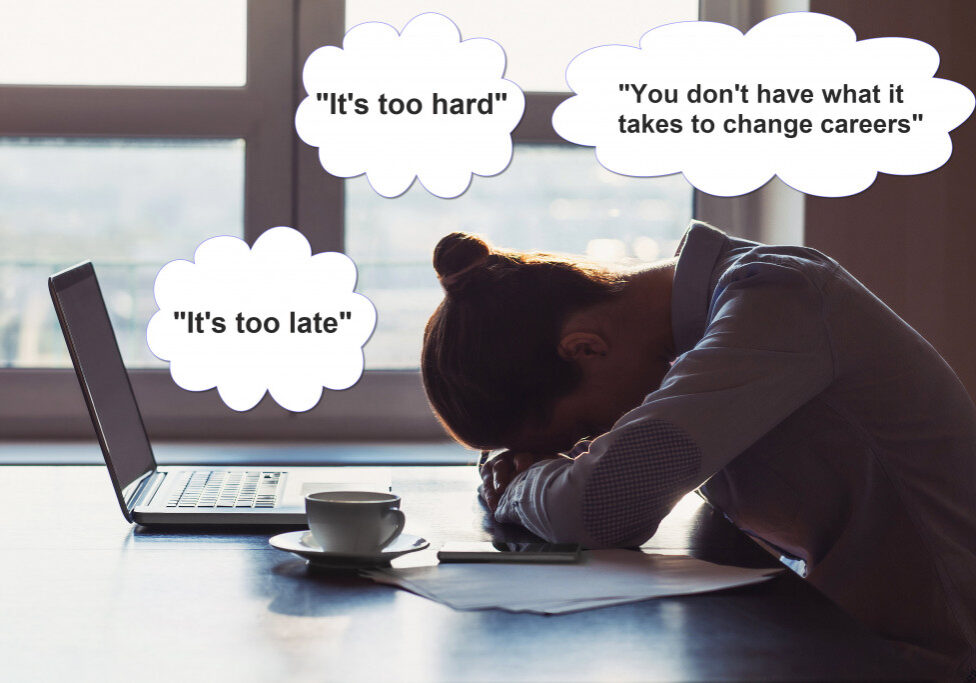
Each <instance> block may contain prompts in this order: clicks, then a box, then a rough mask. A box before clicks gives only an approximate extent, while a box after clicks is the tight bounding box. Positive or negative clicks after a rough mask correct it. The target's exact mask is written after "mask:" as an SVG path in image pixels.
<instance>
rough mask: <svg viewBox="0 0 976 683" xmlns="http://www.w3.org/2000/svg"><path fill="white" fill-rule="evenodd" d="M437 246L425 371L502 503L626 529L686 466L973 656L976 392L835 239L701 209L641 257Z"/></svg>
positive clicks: (860, 600)
mask: <svg viewBox="0 0 976 683" xmlns="http://www.w3.org/2000/svg"><path fill="white" fill-rule="evenodd" d="M434 267H435V269H436V270H437V273H438V275H439V277H440V280H441V283H442V285H443V288H444V290H445V298H444V301H443V302H442V303H441V305H440V306H439V307H438V309H437V311H436V312H435V313H434V315H433V316H432V317H431V319H430V322H429V323H428V325H427V330H426V333H425V336H424V348H423V360H422V369H423V376H424V384H425V388H426V390H427V395H428V398H429V400H430V402H431V405H432V407H433V409H434V411H435V412H436V413H437V415H438V416H439V418H440V420H441V421H442V422H443V424H444V426H445V427H446V428H447V430H448V431H449V432H450V433H451V434H452V435H453V436H454V437H455V438H456V439H457V440H458V441H460V442H462V443H464V444H466V445H468V446H470V447H472V448H478V449H499V448H505V449H508V451H507V452H505V453H503V454H501V455H500V456H498V457H496V458H495V459H494V460H492V461H490V462H489V463H488V465H487V466H486V467H485V468H484V470H483V474H484V481H483V484H482V487H481V494H482V496H483V498H484V499H485V502H486V503H487V505H488V506H489V507H490V508H491V509H492V510H493V512H494V515H495V518H496V519H498V520H499V521H502V522H515V523H519V524H522V525H524V526H525V527H526V528H528V529H529V530H531V531H533V532H534V533H536V534H537V535H539V536H541V537H543V538H545V539H547V540H550V541H563V542H565V541H572V542H580V543H582V544H584V545H585V546H588V547H614V546H635V545H640V544H641V543H643V542H644V541H646V540H647V539H648V538H650V537H651V536H652V535H653V534H654V532H655V530H656V528H657V525H658V523H659V522H660V520H661V519H662V518H663V517H664V516H665V515H666V514H667V513H668V511H669V510H670V509H671V508H672V506H673V505H674V504H675V503H676V502H677V501H678V500H679V499H680V498H681V497H682V496H683V495H684V494H686V493H687V492H689V491H691V490H693V489H696V488H698V490H699V492H700V493H701V494H702V495H703V496H704V497H705V498H706V499H707V500H708V501H709V502H710V503H711V504H712V505H713V506H715V507H716V508H718V509H720V510H721V511H722V512H723V513H724V514H725V515H726V516H727V517H728V518H729V519H731V520H732V521H733V522H734V523H735V524H736V525H737V526H738V527H739V528H741V529H742V530H743V531H745V532H747V533H750V534H753V535H755V536H757V537H760V538H762V539H763V540H765V541H766V542H767V543H768V544H770V545H772V546H774V547H776V548H778V549H780V550H781V551H782V552H783V554H784V555H785V556H787V557H789V558H794V559H795V560H796V564H797V565H805V568H804V569H802V570H801V571H802V573H803V574H804V576H805V577H806V578H807V580H809V581H810V582H811V583H813V584H814V585H815V586H817V587H818V588H819V589H820V590H821V591H822V592H824V593H825V594H826V595H827V596H829V597H830V598H832V599H833V600H834V601H835V602H837V603H839V604H840V605H841V606H843V607H844V608H846V609H847V610H848V611H849V612H851V613H852V614H854V615H855V616H856V617H858V618H860V619H861V620H862V621H864V622H866V623H867V624H869V625H870V626H872V627H873V628H874V629H876V630H877V631H879V632H881V633H882V634H884V635H886V636H888V637H891V638H894V639H896V640H899V641H902V642H904V643H908V644H910V646H911V647H914V648H919V649H920V650H921V651H922V652H926V653H938V658H939V659H940V661H942V662H944V663H945V664H946V666H950V665H951V666H952V667H953V668H955V671H956V673H957V674H963V675H964V674H965V673H967V672H969V671H971V670H976V407H974V405H973V403H972V401H971V400H970V398H969V396H968V395H967V393H966V390H965V389H964V387H963V386H962V384H961V383H960V382H959V380H958V378H957V377H956V375H955V374H954V373H953V371H952V370H951V369H950V368H949V366H948V365H947V364H946V363H945V361H943V359H942V358H941V357H940V356H939V354H938V353H937V352H936V351H935V350H934V349H933V348H932V347H931V346H930V345H929V344H928V343H927V342H926V341H925V340H924V339H923V338H922V337H921V336H920V335H919V334H918V333H917V332H915V331H914V330H913V329H912V328H911V327H909V326H908V325H907V324H906V323H905V322H904V321H902V320H901V319H900V318H898V316H897V315H895V314H894V313H893V312H892V311H891V310H890V309H889V308H887V307H886V306H885V305H884V304H883V303H882V302H881V301H880V300H878V299H877V298H876V297H875V296H874V295H873V294H871V293H870V292H869V291H868V290H867V289H865V288H864V286H863V285H861V284H860V283H859V282H858V281H857V280H856V279H855V278H854V277H852V276H851V275H850V274H849V273H848V272H847V271H845V270H844V269H843V268H842V267H840V265H839V264H838V263H837V262H836V261H834V260H833V259H831V258H829V257H827V256H825V255H823V254H821V253H820V252H818V251H816V250H813V249H808V248H803V247H778V246H766V245H762V244H757V243H755V242H750V241H747V240H742V239H737V238H734V237H731V236H728V235H726V234H724V233H723V232H721V231H719V230H716V229H715V228H713V227H711V226H708V225H706V224H704V223H693V224H692V225H691V227H690V228H689V229H688V231H687V232H686V234H685V236H684V238H683V240H682V243H681V246H680V247H679V249H678V254H677V255H676V257H675V258H673V259H669V260H666V261H662V262H660V263H657V264H654V265H652V266H650V267H648V268H646V269H644V270H639V271H626V270H614V269H607V268H601V267H597V266H594V265H592V264H587V263H585V262H582V261H581V260H577V259H573V258H571V257H559V256H553V255H545V254H527V253H520V252H514V251H508V250H501V249H492V248H491V247H490V246H489V245H488V244H486V243H485V242H484V241H483V240H481V239H479V238H478V237H475V236H472V235H467V234H463V233H454V234H451V235H448V236H447V237H445V238H444V239H442V240H441V241H440V243H439V244H438V245H437V248H436V249H435V251H434ZM950 663H951V664H950Z"/></svg>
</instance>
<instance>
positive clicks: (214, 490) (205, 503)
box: [166, 470, 282, 508]
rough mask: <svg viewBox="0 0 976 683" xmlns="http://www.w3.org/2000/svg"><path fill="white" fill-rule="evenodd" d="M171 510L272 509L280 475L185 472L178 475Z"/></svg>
mask: <svg viewBox="0 0 976 683" xmlns="http://www.w3.org/2000/svg"><path fill="white" fill-rule="evenodd" d="M176 476H177V477H179V479H177V482H176V486H175V488H174V489H173V493H172V495H171V496H170V498H169V500H167V501H166V507H168V508H175V507H180V508H273V507H274V506H275V505H276V504H277V502H278V492H279V489H280V488H281V482H282V478H281V472H258V471H254V472H241V471H236V472H224V471H220V470H216V471H213V472H207V471H206V470H203V471H186V472H179V473H178V474H177V475H176Z"/></svg>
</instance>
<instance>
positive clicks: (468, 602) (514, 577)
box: [360, 550, 782, 614]
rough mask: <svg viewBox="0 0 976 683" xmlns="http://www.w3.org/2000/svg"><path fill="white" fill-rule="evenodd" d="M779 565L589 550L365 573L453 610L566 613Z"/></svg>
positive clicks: (720, 584)
mask: <svg viewBox="0 0 976 683" xmlns="http://www.w3.org/2000/svg"><path fill="white" fill-rule="evenodd" d="M780 571H782V570H781V569H775V568H773V569H770V568H762V569H749V568H744V567H729V566H726V565H720V564H713V563H711V562H705V561H703V560H696V559H694V558H691V557H687V556H683V555H652V554H648V553H643V552H638V551H634V550H589V551H584V552H583V553H582V559H581V560H580V562H579V563H576V564H566V565H561V564H489V563H485V564H478V563H463V564H448V563H445V564H439V565H434V566H428V567H410V568H406V569H367V570H362V571H361V572H360V573H361V574H362V575H363V576H366V577H368V578H370V579H372V580H373V581H376V582H378V583H387V584H391V585H394V586H400V587H401V588H404V589H406V590H408V591H411V592H413V593H417V594H418V595H422V596H424V597H426V598H429V599H431V600H435V601H437V602H440V603H443V604H445V605H449V606H451V607H453V608H455V609H460V610H475V609H492V608H495V609H503V610H507V611H510V612H534V613H538V614H563V613H566V612H576V611H580V610H585V609H594V608H596V607H605V606H608V605H619V604H623V603H628V602H637V601H639V600H647V599H649V598H659V597H665V596H672V595H688V594H691V593H706V592H709V591H716V590H723V589H726V588H735V587H737V586H746V585H749V584H753V583H759V582H761V581H765V580H767V579H768V578H770V577H771V576H773V575H774V574H776V573H778V572H780Z"/></svg>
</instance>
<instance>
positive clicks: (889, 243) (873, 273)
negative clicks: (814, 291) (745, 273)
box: [805, 0, 976, 396]
mask: <svg viewBox="0 0 976 683" xmlns="http://www.w3.org/2000/svg"><path fill="white" fill-rule="evenodd" d="M810 9H811V11H814V12H823V13H825V14H829V15H832V16H835V17H837V18H839V19H843V20H844V21H846V22H847V23H848V24H850V26H851V27H852V28H853V29H854V31H855V32H856V33H857V37H858V39H859V40H863V39H866V38H878V37H884V36H903V37H908V38H915V39H918V40H922V41H925V42H927V43H929V44H930V45H932V46H933V47H935V48H936V50H938V52H939V54H940V55H941V57H942V62H941V66H940V67H939V70H938V73H937V76H939V77H941V78H947V79H950V80H953V81H957V82H959V83H962V84H964V85H966V86H967V87H969V88H970V89H974V88H976V35H974V33H976V32H974V27H976V3H973V2H958V1H950V0H930V1H928V2H924V3H923V2H917V1H908V0H862V1H859V2H844V1H841V0H811V3H810ZM951 135H952V141H953V148H954V149H953V154H952V158H951V159H950V160H949V162H948V163H947V164H946V165H945V166H943V167H942V168H941V169H938V170H936V171H933V172H931V173H927V174H925V175H921V176H890V175H884V174H882V175H879V176H878V179H877V181H876V182H875V184H874V185H872V186H871V188H869V189H868V190H866V191H865V192H862V193H861V194H858V195H855V196H853V197H847V198H843V199H825V198H820V197H807V200H806V217H805V218H806V226H805V232H806V236H805V241H806V244H807V245H809V246H812V247H815V248H817V249H820V250H822V251H824V252H826V253H828V254H830V255H831V256H833V257H834V258H836V259H837V260H838V261H840V262H841V264H843V265H844V266H845V267H846V268H847V269H848V270H849V271H851V272H852V273H853V274H854V275H855V276H856V277H858V278H859V279H860V280H861V281H862V282H864V284H865V285H867V286H868V287H869V288H870V289H871V290H872V291H874V292H875V293H876V294H877V295H878V296H879V297H881V298H882V299H883V300H884V301H885V302H886V303H887V304H888V305H889V306H891V308H893V309H894V310H895V312H896V313H898V314H899V315H900V316H901V317H902V318H904V319H905V320H907V321H908V322H909V323H910V324H911V325H912V326H913V327H914V328H915V329H917V330H918V331H919V332H921V333H922V334H923V335H924V336H925V337H926V338H927V339H928V340H929V341H930V342H931V343H932V344H933V345H934V346H935V347H936V348H937V349H938V350H939V352H940V353H942V355H943V356H944V357H945V359H946V360H947V361H948V362H949V364H950V365H951V366H952V367H953V368H954V369H955V370H956V372H957V373H958V374H959V376H960V378H961V379H962V380H963V382H964V383H965V384H966V386H967V388H968V389H969V393H970V395H971V396H976V263H974V261H976V120H974V119H973V118H971V119H970V120H968V121H967V122H965V123H963V124H962V126H960V127H959V128H957V129H956V130H955V131H953V132H952V134H951Z"/></svg>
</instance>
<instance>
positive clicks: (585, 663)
mask: <svg viewBox="0 0 976 683" xmlns="http://www.w3.org/2000/svg"><path fill="white" fill-rule="evenodd" d="M0 477H2V478H3V481H4V486H3V488H4V491H5V492H4V496H3V498H2V500H0V511H2V522H0V547H2V548H3V553H2V558H3V559H2V562H0V624H2V631H3V637H2V638H0V672H2V673H0V678H3V679H4V680H9V681H19V680H99V681H114V680H121V679H123V678H125V679H126V680H130V679H131V680H135V681H146V680H153V681H154V680H167V681H181V680H189V681H196V680H211V681H225V680H227V681H236V682H243V681H270V680H289V681H305V680H330V681H332V680H424V681H426V680H449V681H458V680H487V681H500V680H505V681H521V680H529V679H532V680H556V681H568V680H614V681H617V680H759V679H767V680H768V679H775V680H824V679H830V678H838V677H842V678H845V679H848V680H849V679H871V680H904V679H911V678H917V671H916V670H913V669H912V668H910V667H909V666H908V665H907V664H906V663H905V662H904V661H902V660H901V658H900V656H899V655H898V654H897V653H896V651H895V649H894V648H893V647H892V646H891V645H890V644H889V643H887V642H886V641H883V640H881V639H879V638H877V637H875V636H874V635H872V634H870V633H868V632H866V631H865V630H864V629H862V628H861V627H860V626H858V625H857V624H856V623H855V622H854V621H853V620H851V619H850V618H849V617H847V616H846V615H845V614H844V613H842V612H841V611H840V610H839V609H838V608H836V607H835V606H834V605H833V604H831V603H830V602H828V601H827V600H826V599H825V598H823V597H822V596H821V595H820V594H819V593H817V592H816V591H815V590H814V589H812V588H810V587H809V586H808V585H807V584H805V583H804V582H803V581H802V580H801V579H800V578H799V577H797V576H795V575H793V574H792V573H790V572H784V573H783V574H782V575H780V576H778V577H777V578H775V579H772V580H771V581H768V582H766V583H764V584H760V585H756V586H750V587H746V588H741V589H735V590H731V591H725V592H721V593H713V594H708V595H698V596H689V597H681V598H667V599H659V600H650V601H645V602H641V603H636V604H631V605H623V606H619V607H609V608H603V609H599V610H593V611H589V612H581V613H576V614H568V615H562V616H554V617H544V616H538V615H531V614H510V613H506V612H500V611H496V610H489V611H480V612H458V611H454V610H452V609H451V608H449V607H445V606H443V605H440V604H437V603H434V602H431V601H429V600H426V599H424V598H421V597H418V596H416V595H412V594H410V593H407V592H405V591H402V590H399V589H396V588H393V587H390V586H384V585H378V584H374V583H371V582H370V581H367V580H365V579H360V578H357V577H355V576H350V575H329V574H321V573H309V572H308V570H307V569H306V566H305V563H304V561H303V560H299V559H297V558H295V557H293V556H291V555H289V554H287V553H283V552H280V551H277V550H274V549H273V548H271V547H269V546H268V544H267V538H268V536H269V535H270V533H264V534H251V533H235V534H186V533H179V532H161V531H149V530H146V529H143V528H134V527H131V526H129V525H128V524H127V523H126V522H125V521H124V519H123V518H122V515H121V513H120V511H119V510H118V507H117V503H116V502H115V500H114V495H113V493H112V491H111V486H110V483H109V479H108V475H107V473H106V472H105V470H104V468H103V467H14V466H8V467H0ZM475 483H476V476H475V472H474V468H472V467H400V468H393V486H394V490H395V491H396V492H397V493H399V494H401V495H402V496H403V509H404V512H405V513H406V516H407V530H408V531H409V532H411V533H417V534H420V535H423V536H424V537H426V538H428V539H429V540H430V541H431V545H432V548H431V549H430V550H428V551H424V553H429V554H431V555H432V554H433V552H434V550H435V549H436V548H437V547H438V546H439V545H440V544H441V543H443V542H444V541H446V540H489V539H490V538H492V536H495V537H505V538H513V537H515V538H517V537H518V536H519V535H520V533H521V534H524V533H525V532H520V530H519V529H517V528H508V527H501V526H499V525H496V524H495V523H494V522H493V521H492V520H491V518H490V517H489V516H488V515H487V514H486V513H485V511H484V508H483V507H482V506H481V504H480V503H479V502H478V501H477V499H476V497H475V495H474V488H475ZM32 501H35V502H36V505H35V507H34V508H33V509H32V508H31V507H29V504H30V503H31V502H32ZM646 547H647V549H649V550H652V551H654V552H667V553H688V554H692V555H695V556H697V557H700V558H703V559H709V560H713V561H721V562H727V563H730V564H740V565H745V566H767V565H768V566H774V565H775V564H776V563H775V561H772V558H771V557H770V556H769V555H767V554H766V553H765V551H763V550H761V549H759V548H758V546H756V545H755V544H753V543H752V541H750V540H749V539H748V538H747V537H745V536H744V535H743V534H741V533H740V532H739V531H738V530H736V529H735V528H734V527H732V526H731V525H730V524H728V522H726V521H725V520H724V519H722V518H721V516H720V515H717V514H716V513H715V512H714V511H712V510H711V509H710V508H708V507H707V506H704V505H700V504H699V503H698V501H697V498H695V497H688V498H686V499H685V500H683V501H682V503H681V504H679V506H678V507H677V508H676V509H675V511H674V512H673V513H672V514H671V515H670V516H669V517H668V518H667V519H666V520H665V521H664V522H663V523H662V525H661V528H660V530H659V531H658V533H657V534H656V535H655V536H654V538H653V539H652V540H651V541H650V542H649V543H648V545H647V546H646ZM417 555H419V553H418V554H417ZM417 555H414V556H413V559H411V562H414V561H416V560H417ZM403 560H407V558H401V560H399V561H403Z"/></svg>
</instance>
